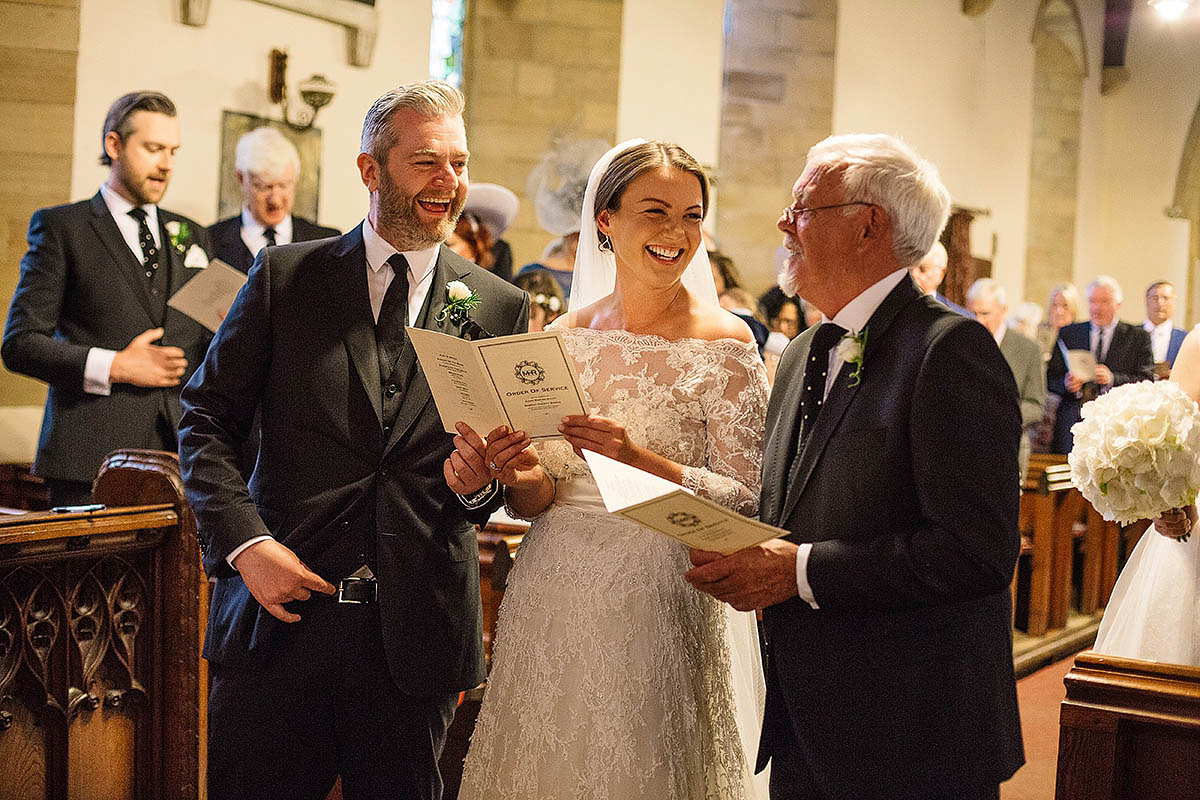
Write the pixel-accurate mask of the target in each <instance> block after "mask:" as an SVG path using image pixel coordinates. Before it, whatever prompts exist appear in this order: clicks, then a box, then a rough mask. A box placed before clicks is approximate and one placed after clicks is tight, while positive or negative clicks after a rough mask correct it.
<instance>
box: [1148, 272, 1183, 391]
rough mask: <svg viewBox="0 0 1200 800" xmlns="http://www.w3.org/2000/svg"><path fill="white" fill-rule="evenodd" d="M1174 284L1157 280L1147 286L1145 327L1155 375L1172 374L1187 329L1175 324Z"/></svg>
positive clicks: (1158, 376) (1161, 376)
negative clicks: (1152, 354)
mask: <svg viewBox="0 0 1200 800" xmlns="http://www.w3.org/2000/svg"><path fill="white" fill-rule="evenodd" d="M1174 316H1175V285H1174V284H1173V283H1171V282H1170V281H1155V282H1154V283H1152V284H1150V285H1149V286H1148V287H1147V288H1146V321H1145V322H1143V323H1142V327H1143V328H1144V329H1145V330H1146V332H1147V333H1149V334H1150V350H1151V351H1152V352H1153V353H1154V377H1155V379H1156V380H1163V379H1165V378H1169V377H1171V367H1172V366H1174V365H1175V357H1176V356H1177V355H1178V354H1179V347H1180V345H1182V344H1183V339H1184V337H1185V336H1187V331H1185V330H1183V329H1182V328H1176V327H1175V320H1174Z"/></svg>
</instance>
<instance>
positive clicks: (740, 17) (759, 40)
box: [728, 7, 782, 47]
mask: <svg viewBox="0 0 1200 800" xmlns="http://www.w3.org/2000/svg"><path fill="white" fill-rule="evenodd" d="M728 38H729V39H733V40H735V41H740V42H749V43H753V44H754V45H755V46H758V47H777V46H778V45H779V44H780V42H781V41H782V39H781V38H780V31H779V15H778V14H776V13H774V12H773V11H771V10H769V9H761V8H757V7H750V8H744V9H739V11H738V13H737V14H736V15H734V16H733V17H732V18H731V19H730V22H729V34H728Z"/></svg>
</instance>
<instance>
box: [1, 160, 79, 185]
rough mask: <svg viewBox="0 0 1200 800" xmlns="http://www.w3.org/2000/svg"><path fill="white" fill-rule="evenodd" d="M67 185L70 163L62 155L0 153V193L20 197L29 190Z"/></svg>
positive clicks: (69, 176)
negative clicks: (33, 187) (32, 187)
mask: <svg viewBox="0 0 1200 800" xmlns="http://www.w3.org/2000/svg"><path fill="white" fill-rule="evenodd" d="M70 185H71V159H70V157H65V156H62V155H45V154H37V153H13V152H11V151H9V152H4V151H0V193H3V194H13V195H20V194H24V193H26V192H27V191H28V189H29V187H30V186H37V187H41V189H42V190H49V188H50V187H52V186H59V187H64V188H65V189H66V190H67V191H69V187H70Z"/></svg>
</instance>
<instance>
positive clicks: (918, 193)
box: [808, 133, 950, 268]
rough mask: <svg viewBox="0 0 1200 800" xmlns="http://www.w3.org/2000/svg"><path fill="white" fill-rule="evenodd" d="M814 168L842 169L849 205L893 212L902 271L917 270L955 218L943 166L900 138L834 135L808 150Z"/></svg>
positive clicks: (894, 238)
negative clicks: (939, 167) (940, 172)
mask: <svg viewBox="0 0 1200 800" xmlns="http://www.w3.org/2000/svg"><path fill="white" fill-rule="evenodd" d="M808 165H809V166H813V165H816V166H826V167H830V168H833V169H839V170H841V176H842V185H843V187H844V188H845V199H846V201H847V202H861V203H870V204H871V205H877V206H879V207H881V208H883V210H884V211H886V212H887V214H888V217H889V218H890V219H891V222H892V250H893V252H894V253H895V255H896V261H897V262H898V263H899V265H900V266H902V267H905V268H909V267H912V266H913V265H915V264H916V263H917V262H919V261H920V260H921V258H922V257H923V256H924V255H925V254H926V253H928V252H929V249H930V247H931V246H932V245H933V242H934V240H935V239H937V236H938V234H939V233H941V230H942V228H943V227H944V226H945V224H946V218H947V217H948V216H949V214H950V192H949V191H947V190H946V187H945V186H944V185H943V184H942V179H941V178H940V177H939V176H938V171H937V168H936V167H935V166H934V165H933V164H931V163H930V162H929V161H926V160H925V159H924V158H922V157H921V156H919V155H918V154H917V153H916V151H914V150H913V149H912V148H911V147H909V146H908V145H906V144H905V143H904V142H902V141H900V140H899V139H897V138H896V137H894V136H888V135H886V134H882V133H850V134H842V135H839V136H830V137H829V138H827V139H825V140H823V141H821V142H818V143H817V144H816V145H814V146H813V148H812V149H811V150H809V151H808Z"/></svg>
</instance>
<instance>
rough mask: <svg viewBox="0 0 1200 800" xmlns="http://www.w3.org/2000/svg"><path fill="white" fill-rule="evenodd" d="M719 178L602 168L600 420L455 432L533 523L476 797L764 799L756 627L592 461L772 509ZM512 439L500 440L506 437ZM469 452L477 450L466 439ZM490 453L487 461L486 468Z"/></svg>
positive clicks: (468, 789)
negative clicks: (714, 215) (554, 435)
mask: <svg viewBox="0 0 1200 800" xmlns="http://www.w3.org/2000/svg"><path fill="white" fill-rule="evenodd" d="M707 207H708V185H707V181H706V179H705V176H704V173H703V172H702V171H701V169H700V166H699V164H697V163H696V161H695V159H693V158H692V157H691V156H690V155H688V154H687V153H686V152H685V151H683V150H682V149H681V148H680V147H678V146H677V145H673V144H666V143H662V142H644V141H642V140H632V141H629V142H625V143H623V144H620V145H618V146H617V147H615V148H613V149H612V150H610V151H609V152H608V153H607V154H605V156H604V157H603V158H601V159H600V161H599V162H598V163H597V164H596V166H595V167H594V168H593V169H592V173H591V178H590V179H589V181H588V186H587V193H586V195H585V198H584V206H583V208H584V211H583V215H584V219H583V223H584V224H583V230H582V232H581V236H580V244H579V255H578V257H577V261H576V269H575V285H574V288H573V290H572V297H571V304H572V311H571V312H570V313H569V314H568V315H567V316H566V317H563V318H560V319H559V320H557V321H556V322H555V323H554V325H553V326H552V329H554V328H559V329H562V330H563V335H564V339H565V342H566V346H567V349H568V351H569V352H570V354H571V357H572V358H573V359H574V361H575V366H576V368H577V370H578V372H579V377H580V383H581V384H582V386H583V388H584V391H585V393H586V394H587V400H588V403H589V406H590V408H591V409H592V412H593V413H592V415H590V416H586V417H585V416H579V417H567V418H564V422H563V425H562V426H561V428H560V430H561V431H562V433H563V437H564V438H563V439H557V440H552V441H550V442H547V443H541V442H539V443H538V445H537V446H536V448H534V447H530V446H529V444H530V442H529V439H528V438H527V437H526V435H525V434H524V433H523V432H520V431H516V432H511V433H508V434H507V435H496V436H492V437H491V438H490V439H489V441H488V442H487V445H486V450H484V451H482V452H481V451H480V448H481V447H482V444H481V443H480V442H479V440H478V438H477V437H475V436H474V435H473V434H472V435H470V436H469V437H467V438H464V437H463V436H459V437H457V438H456V446H457V447H458V450H459V453H458V455H459V456H460V457H462V458H463V459H465V460H467V461H473V462H474V463H477V464H478V463H483V464H485V465H486V468H488V469H490V470H491V471H492V472H493V474H495V475H496V476H497V477H498V478H499V480H500V482H501V483H503V484H504V485H505V494H506V501H507V507H508V509H509V511H510V513H512V514H514V515H516V516H519V517H523V518H526V519H532V524H531V526H530V529H529V533H528V534H527V535H526V536H525V539H524V541H523V543H522V544H521V549H520V554H519V556H518V558H517V560H516V564H515V566H514V568H513V570H512V572H511V573H510V575H509V580H508V588H507V590H506V592H505V597H504V602H503V603H502V605H501V607H500V615H499V623H498V629H497V636H496V644H495V650H494V653H493V660H492V670H491V675H490V677H489V679H488V687H487V692H486V694H485V696H484V701H483V707H482V709H481V711H480V714H479V720H478V723H477V725H476V728H475V734H474V736H473V737H472V741H471V749H470V753H469V755H468V756H467V761H466V767H465V771H464V774H463V783H462V789H461V791H460V794H459V796H460V797H461V798H464V800H475V798H506V800H511V798H568V797H569V798H613V799H614V800H626V799H627V798H634V797H653V798H659V799H661V800H671V799H673V798H674V799H676V800H696V799H698V798H711V799H712V800H718V799H719V800H731V799H735V798H765V797H766V794H767V792H766V782H765V776H759V777H758V778H757V779H756V778H755V777H754V776H753V775H752V764H753V759H754V756H755V751H756V749H757V741H758V729H759V724H760V718H761V708H762V693H763V681H762V667H761V664H760V662H759V655H758V635H757V628H756V623H755V619H754V616H753V615H752V614H742V613H739V612H736V611H732V610H730V609H729V608H728V607H727V606H724V605H723V604H721V603H718V602H717V601H715V600H713V599H712V598H711V597H709V596H707V595H705V594H702V593H700V592H697V591H695V590H694V589H692V588H691V587H690V586H689V585H688V584H687V583H686V582H685V581H684V580H683V573H684V572H685V571H686V570H687V569H688V568H689V566H690V565H689V561H688V551H687V548H686V547H685V546H683V545H681V544H678V543H676V542H674V541H673V540H671V539H668V538H667V537H665V536H661V535H659V534H657V533H654V532H652V531H649V530H647V529H644V528H641V527H639V526H637V525H634V524H633V523H630V522H626V521H624V520H621V519H619V518H617V517H614V516H611V515H609V514H607V513H606V512H605V510H604V505H603V503H602V501H601V500H600V496H599V494H598V491H597V489H596V485H595V483H594V481H593V480H592V478H591V475H590V472H589V471H588V467H587V464H586V463H585V462H584V461H583V459H582V458H581V457H580V454H581V451H582V450H583V449H588V450H593V451H596V452H599V453H603V454H604V455H607V456H610V457H612V458H616V459H618V460H621V461H624V462H626V463H629V464H633V465H635V466H637V467H640V468H641V469H644V470H647V471H649V472H653V473H656V474H658V475H661V476H663V477H665V478H668V479H669V480H672V481H674V482H676V483H679V484H681V485H683V486H685V487H687V488H689V489H691V490H693V491H695V492H697V493H699V494H702V495H705V496H708V497H710V498H712V499H714V500H716V501H717V502H720V503H722V504H724V505H726V506H728V507H730V508H733V509H735V510H737V511H739V512H741V513H743V514H747V515H754V514H755V513H756V511H757V506H758V492H759V481H760V478H759V463H760V453H761V449H762V430H763V419H764V415H765V412H766V400H767V383H766V376H765V372H764V369H763V365H762V361H761V360H760V359H759V357H758V352H757V350H756V348H755V344H754V340H753V338H752V337H751V335H750V331H749V329H747V328H746V326H745V324H744V323H742V322H741V321H740V320H738V319H737V318H736V317H735V316H733V315H732V314H729V313H727V312H725V311H722V310H721V309H720V308H719V307H718V306H717V298H716V292H715V289H714V287H713V282H712V272H711V270H710V268H709V266H708V258H707V255H706V253H705V250H704V246H703V243H702V240H701V223H702V221H703V219H704V215H705V212H706V211H707ZM496 433H497V434H498V433H499V432H496ZM468 438H469V440H471V441H473V442H475V443H476V444H475V446H472V445H471V444H468V441H467V440H468ZM480 459H482V462H481V461H480Z"/></svg>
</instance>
